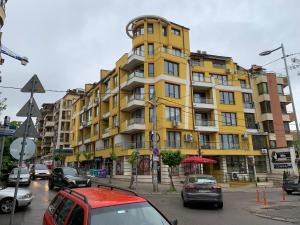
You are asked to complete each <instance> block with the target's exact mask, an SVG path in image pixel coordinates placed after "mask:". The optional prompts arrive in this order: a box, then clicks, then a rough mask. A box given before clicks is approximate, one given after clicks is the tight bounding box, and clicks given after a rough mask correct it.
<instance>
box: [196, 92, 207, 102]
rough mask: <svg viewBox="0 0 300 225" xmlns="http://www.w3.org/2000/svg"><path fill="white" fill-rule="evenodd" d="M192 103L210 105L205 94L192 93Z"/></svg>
mask: <svg viewBox="0 0 300 225" xmlns="http://www.w3.org/2000/svg"><path fill="white" fill-rule="evenodd" d="M193 97H194V102H195V103H212V101H210V99H209V98H207V96H206V94H205V93H203V92H201V93H194V95H193Z"/></svg>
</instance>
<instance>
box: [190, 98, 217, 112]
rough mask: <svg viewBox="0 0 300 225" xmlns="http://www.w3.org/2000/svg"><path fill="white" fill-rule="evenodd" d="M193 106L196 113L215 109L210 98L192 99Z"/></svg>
mask: <svg viewBox="0 0 300 225" xmlns="http://www.w3.org/2000/svg"><path fill="white" fill-rule="evenodd" d="M193 106H194V108H195V109H197V111H203V112H206V111H209V110H212V109H214V108H215V106H214V101H213V99H212V98H194V102H193Z"/></svg>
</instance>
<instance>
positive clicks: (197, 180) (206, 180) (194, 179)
mask: <svg viewBox="0 0 300 225" xmlns="http://www.w3.org/2000/svg"><path fill="white" fill-rule="evenodd" d="M189 183H194V184H214V183H216V180H215V179H214V178H213V177H190V178H189Z"/></svg>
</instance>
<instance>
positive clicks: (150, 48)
mask: <svg viewBox="0 0 300 225" xmlns="http://www.w3.org/2000/svg"><path fill="white" fill-rule="evenodd" d="M153 54H154V44H153V43H148V55H153Z"/></svg>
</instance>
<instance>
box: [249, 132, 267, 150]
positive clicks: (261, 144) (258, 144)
mask: <svg viewBox="0 0 300 225" xmlns="http://www.w3.org/2000/svg"><path fill="white" fill-rule="evenodd" d="M252 144H253V149H254V150H260V149H263V148H268V145H267V136H266V135H252Z"/></svg>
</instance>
